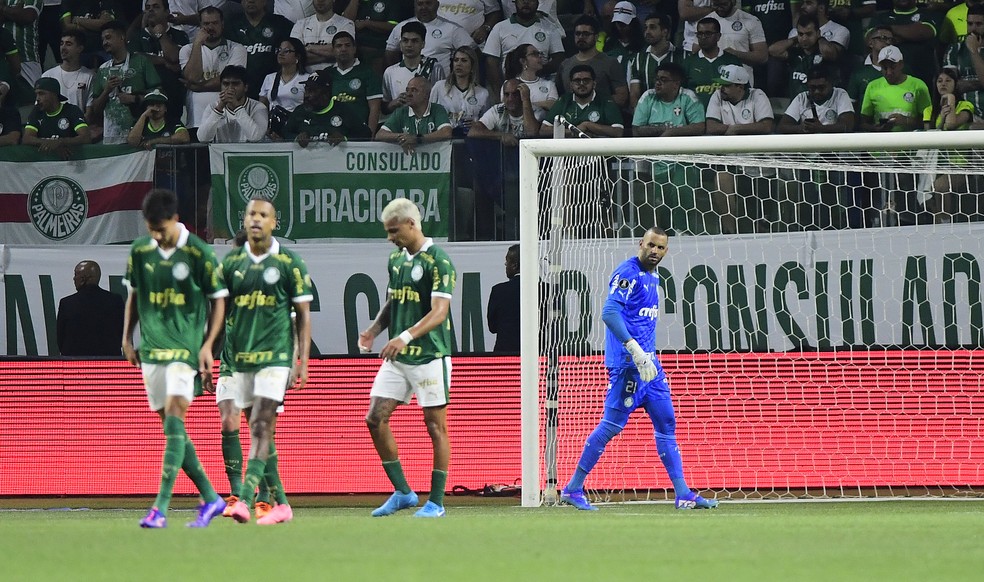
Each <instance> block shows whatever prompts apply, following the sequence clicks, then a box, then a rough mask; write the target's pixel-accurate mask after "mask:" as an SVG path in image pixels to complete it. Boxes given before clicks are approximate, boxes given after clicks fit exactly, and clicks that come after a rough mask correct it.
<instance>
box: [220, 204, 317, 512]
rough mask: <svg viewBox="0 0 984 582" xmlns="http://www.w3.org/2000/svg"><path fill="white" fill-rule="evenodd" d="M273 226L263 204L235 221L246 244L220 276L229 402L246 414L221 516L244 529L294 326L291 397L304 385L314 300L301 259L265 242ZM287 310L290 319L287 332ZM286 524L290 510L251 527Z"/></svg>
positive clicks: (271, 456)
mask: <svg viewBox="0 0 984 582" xmlns="http://www.w3.org/2000/svg"><path fill="white" fill-rule="evenodd" d="M276 224H277V213H276V209H275V208H274V207H273V204H271V203H270V202H269V201H268V200H266V199H263V198H253V199H252V200H250V202H249V204H247V205H246V215H245V217H244V220H243V225H244V227H245V228H246V233H247V237H248V239H247V241H246V244H244V245H243V246H242V247H241V248H238V249H233V250H232V251H230V252H229V254H228V255H226V257H225V259H223V260H222V266H221V268H220V276H221V277H222V278H223V279H224V281H225V283H226V285H227V286H228V288H229V310H228V314H227V319H226V343H227V345H228V347H229V349H230V352H231V355H232V357H231V365H232V383H233V385H232V386H231V387H230V389H231V390H233V391H236V392H237V394H236V395H235V398H234V400H235V402H236V406H237V407H238V408H240V409H243V410H246V409H249V408H252V412H251V413H250V417H249V426H250V436H251V437H252V438H251V443H250V451H249V462H248V466H247V469H246V474H245V476H244V477H243V483H242V486H241V487H240V488H239V501H236V502H235V503H233V506H232V508H231V509H229V510H228V513H229V515H230V516H231V517H232V518H233V519H235V520H236V521H238V522H240V523H246V522H247V521H249V519H250V512H249V510H250V507H251V506H252V505H253V499H254V493H255V490H256V486H257V485H258V484H259V482H260V480H261V479H263V477H264V475H265V474H266V473H267V471H266V468H267V464H268V463H275V462H276V461H275V459H276V452H275V451H276V449H275V447H274V442H273V427H274V425H275V423H276V415H277V407H278V406H280V404H281V403H282V402H283V401H284V394H285V392H286V390H287V389H288V387H289V386H288V380H289V379H290V378H291V375H292V371H291V370H292V368H294V366H295V354H294V326H295V325H296V329H297V337H298V340H297V357H296V359H297V363H296V374H297V379H298V380H299V384H298V388H299V389H300V388H303V387H304V385H305V384H306V383H307V377H308V356H309V354H310V346H311V311H310V303H311V300H312V299H314V292H313V291H312V287H311V276H310V275H308V272H307V266H306V265H305V264H304V261H303V260H302V259H301V257H300V256H298V255H297V254H296V253H295V252H293V251H291V250H289V249H287V248H284V247H283V246H281V244H280V242H279V241H277V239H275V238H273V229H274V227H275V226H276ZM292 307H293V311H294V312H295V313H296V314H297V318H296V323H295V324H294V325H292V324H291V315H290V314H291V308H292ZM284 501H286V498H284ZM293 517H294V513H293V511H292V510H291V507H290V505H289V504H287V503H281V504H278V505H277V506H275V507H274V508H273V509H272V510H271V511H270V512H269V513H268V514H266V515H265V516H263V517H261V518H259V519H257V520H256V522H257V523H258V524H260V525H268V524H274V523H281V522H285V521H290V520H291V519H293Z"/></svg>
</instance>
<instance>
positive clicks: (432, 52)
mask: <svg viewBox="0 0 984 582" xmlns="http://www.w3.org/2000/svg"><path fill="white" fill-rule="evenodd" d="M438 5H439V3H438V0H416V1H415V2H414V9H413V13H414V17H413V18H410V19H407V20H404V21H403V22H401V23H399V24H397V25H396V28H394V29H393V31H392V32H390V35H389V38H387V39H386V63H387V64H389V65H392V64H394V63H396V62H397V61H399V60H400V32H399V31H400V30H402V29H403V25H404V24H406V23H408V22H419V23H421V24H423V25H424V27H425V28H426V29H427V34H426V36H425V39H424V40H425V43H424V52H423V54H424V56H425V57H434V58H435V59H437V62H439V63H441V66H442V67H444V70H446V71H447V70H450V69H451V53H452V52H453V51H454V49H456V48H458V47H459V46H470V47H472V48H475V41H474V40H472V37H471V35H470V34H468V32H467V31H465V29H464V28H461V27H460V26H458V25H457V24H455V23H453V22H451V21H450V20H448V19H446V18H444V17H442V16H438V15H437V8H438Z"/></svg>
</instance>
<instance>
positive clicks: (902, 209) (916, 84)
mask: <svg viewBox="0 0 984 582" xmlns="http://www.w3.org/2000/svg"><path fill="white" fill-rule="evenodd" d="M878 64H879V65H881V68H882V77H881V78H880V79H875V80H874V81H872V82H870V83H868V87H867V88H866V89H865V90H864V99H863V100H862V101H861V131H917V130H920V129H922V128H923V121H922V112H923V111H925V110H926V109H927V108H928V107H931V106H932V98H931V97H930V93H929V88H928V87H927V86H926V83H924V82H923V81H922V79H920V78H918V77H916V76H915V75H908V74H906V73H905V70H904V69H905V62H904V61H903V58H902V51H900V50H899V48H898V47H897V46H894V45H893V46H886V47H885V48H883V49H882V50H881V51H880V52H879V53H878ZM869 176H873V174H869ZM878 178H879V186H881V188H882V189H884V190H885V191H886V192H885V196H886V198H884V199H882V200H878V199H877V192H878V191H877V190H876V191H875V196H874V197H875V198H876V200H875V201H874V206H875V208H876V209H879V210H881V211H882V212H881V216H880V218H879V220H880V222H881V226H893V225H894V224H895V223H896V222H898V223H902V224H912V223H914V222H915V216H916V215H915V214H914V213H913V211H914V210H916V209H917V207H921V204H919V203H918V202H916V200H915V197H916V196H915V194H916V193H915V176H914V175H913V174H904V173H897V174H896V173H882V174H879V175H878Z"/></svg>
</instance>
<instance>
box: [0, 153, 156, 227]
mask: <svg viewBox="0 0 984 582" xmlns="http://www.w3.org/2000/svg"><path fill="white" fill-rule="evenodd" d="M154 155H155V154H154V152H152V151H146V150H134V149H133V148H131V147H128V146H83V147H81V148H76V149H75V150H74V153H73V157H72V158H71V159H68V160H63V159H61V157H59V156H57V155H51V154H41V153H39V152H38V150H37V148H34V147H29V146H10V147H4V148H0V176H3V180H0V243H3V244H50V243H54V242H57V243H68V244H111V243H119V242H129V241H131V240H133V239H135V238H136V237H138V236H140V235H141V234H144V232H145V230H144V224H143V220H142V218H141V216H140V205H141V203H142V202H143V198H144V196H145V195H146V194H147V191H148V190H150V188H151V187H152V184H153V179H154ZM27 162H29V163H27Z"/></svg>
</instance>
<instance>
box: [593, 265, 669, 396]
mask: <svg viewBox="0 0 984 582" xmlns="http://www.w3.org/2000/svg"><path fill="white" fill-rule="evenodd" d="M612 306H617V307H618V310H619V312H620V313H621V316H622V321H624V322H625V328H626V329H627V330H628V331H629V335H631V336H632V338H633V339H634V340H636V341H637V342H639V346H640V347H641V348H642V349H643V350H645V351H647V352H649V354H650V356H652V358H653V363H654V364H656V378H655V379H656V380H659V379H662V378H663V377H665V375H666V374H665V373H664V372H663V366H662V365H661V364H660V363H659V359H658V358H657V357H656V321H657V319H659V276H658V275H657V274H656V273H650V272H649V271H646V270H645V269H643V268H642V266H641V265H640V264H639V259H638V258H637V257H632V258H630V259H627V260H626V261H624V262H623V263H622V264H621V265H619V266H618V267H617V268H616V269H615V271H614V272H613V273H612V278H611V280H610V281H609V282H608V299H606V300H605V307H606V308H608V307H612ZM605 366H607V367H609V368H627V367H635V364H634V363H633V362H632V355H631V354H629V351H628V350H627V349H625V346H623V345H622V342H621V341H620V340H619V339H618V338H617V337H616V336H615V334H614V333H612V330H610V329H608V328H607V327H606V328H605Z"/></svg>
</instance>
